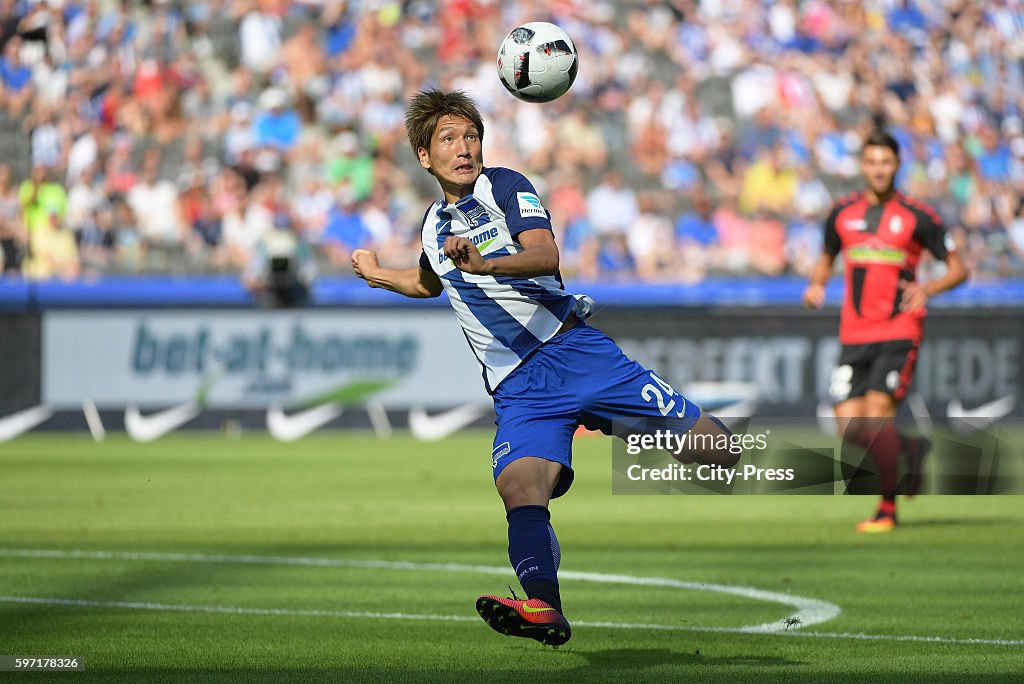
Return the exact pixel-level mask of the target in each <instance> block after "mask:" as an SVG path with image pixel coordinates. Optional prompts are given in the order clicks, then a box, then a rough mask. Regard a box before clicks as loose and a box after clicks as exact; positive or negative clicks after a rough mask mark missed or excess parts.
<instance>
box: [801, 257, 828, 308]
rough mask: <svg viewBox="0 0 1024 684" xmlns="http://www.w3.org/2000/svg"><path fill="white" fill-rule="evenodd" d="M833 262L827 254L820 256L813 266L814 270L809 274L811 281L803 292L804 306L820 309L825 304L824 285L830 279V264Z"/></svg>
mask: <svg viewBox="0 0 1024 684" xmlns="http://www.w3.org/2000/svg"><path fill="white" fill-rule="evenodd" d="M834 262H835V257H833V256H832V255H831V254H827V253H826V254H822V255H821V258H820V259H818V263H817V264H815V266H814V270H813V271H812V272H811V280H810V282H809V283H808V284H807V289H806V290H804V296H803V302H804V306H807V307H810V308H812V309H820V308H821V307H822V306H823V305H824V304H825V285H827V284H828V279H829V278H831V277H832V264H833V263H834Z"/></svg>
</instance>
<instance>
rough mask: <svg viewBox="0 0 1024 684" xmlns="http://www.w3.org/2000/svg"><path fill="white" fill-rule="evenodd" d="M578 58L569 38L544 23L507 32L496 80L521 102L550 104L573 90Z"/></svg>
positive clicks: (501, 48)
mask: <svg viewBox="0 0 1024 684" xmlns="http://www.w3.org/2000/svg"><path fill="white" fill-rule="evenodd" d="M578 68H579V57H578V56H577V54H576V46H575V45H573V43H572V38H570V37H569V34H567V33H566V32H565V31H563V30H562V29H560V28H559V27H557V26H555V25H554V24H549V23H547V22H544V21H531V22H530V23H528V24H523V25H522V26H518V27H516V28H514V29H513V30H512V31H510V32H509V34H508V35H507V36H505V39H504V40H503V41H501V47H500V48H498V78H499V79H501V84H502V85H503V86H505V88H506V89H507V90H508V92H510V93H512V94H513V95H515V96H516V97H517V98H519V99H520V100H523V101H524V102H551V101H552V100H554V99H556V98H559V97H561V96H562V95H564V94H565V93H566V91H568V90H569V88H570V87H572V82H573V81H575V80H576V70H577V69H578Z"/></svg>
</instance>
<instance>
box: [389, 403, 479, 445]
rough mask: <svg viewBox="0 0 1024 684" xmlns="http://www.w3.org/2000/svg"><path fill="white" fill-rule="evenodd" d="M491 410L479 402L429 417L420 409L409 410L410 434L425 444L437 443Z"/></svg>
mask: <svg viewBox="0 0 1024 684" xmlns="http://www.w3.org/2000/svg"><path fill="white" fill-rule="evenodd" d="M489 409H490V406H489V405H486V404H481V403H477V402H475V401H474V402H471V403H469V404H463V405H462V406H457V407H456V408H453V409H450V410H448V411H444V412H442V413H438V414H436V415H433V416H428V415H427V412H426V411H424V410H423V409H422V408H420V407H415V408H412V409H409V432H411V433H412V436H413V437H415V438H416V439H420V440H423V441H424V442H436V441H438V440H441V439H444V438H445V437H447V436H448V435H451V434H453V433H455V432H458V431H459V430H461V429H462V428H464V427H466V426H467V425H469V424H470V423H472V422H473V421H475V420H476V419H477V418H479V417H480V416H482V415H484V414H485V413H486V412H487V411H488V410H489Z"/></svg>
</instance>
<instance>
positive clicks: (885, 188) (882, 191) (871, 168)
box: [860, 145, 900, 195]
mask: <svg viewBox="0 0 1024 684" xmlns="http://www.w3.org/2000/svg"><path fill="white" fill-rule="evenodd" d="M899 167H900V160H899V158H898V157H897V156H896V153H895V152H893V151H892V150H890V149H889V148H888V147H885V146H883V145H869V146H868V147H865V148H864V152H863V153H862V154H861V157H860V172H861V173H862V174H863V175H864V180H865V181H866V182H867V184H868V188H869V189H870V190H871V192H873V193H875V194H876V195H887V194H889V193H890V192H892V188H893V181H894V179H895V178H896V170H897V169H899Z"/></svg>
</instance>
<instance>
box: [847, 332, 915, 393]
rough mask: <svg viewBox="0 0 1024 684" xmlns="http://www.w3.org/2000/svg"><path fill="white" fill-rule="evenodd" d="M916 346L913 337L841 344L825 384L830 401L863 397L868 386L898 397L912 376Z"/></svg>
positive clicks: (906, 388)
mask: <svg viewBox="0 0 1024 684" xmlns="http://www.w3.org/2000/svg"><path fill="white" fill-rule="evenodd" d="M919 346H920V344H919V343H918V342H916V341H915V340H888V341H886V342H872V343H870V344H844V345H843V350H842V353H841V354H840V355H839V365H837V366H836V368H835V370H833V371H832V380H831V381H830V382H829V386H828V393H829V395H830V396H831V397H832V402H833V403H835V404H838V403H840V402H843V401H846V400H847V399H856V398H857V397H863V396H864V394H865V393H866V392H867V391H868V390H875V391H876V392H884V393H886V394H889V395H891V396H892V398H893V399H895V400H896V401H902V400H903V398H904V397H905V396H907V390H908V389H909V388H910V381H911V380H913V379H914V364H916V363H917V350H918V347H919Z"/></svg>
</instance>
